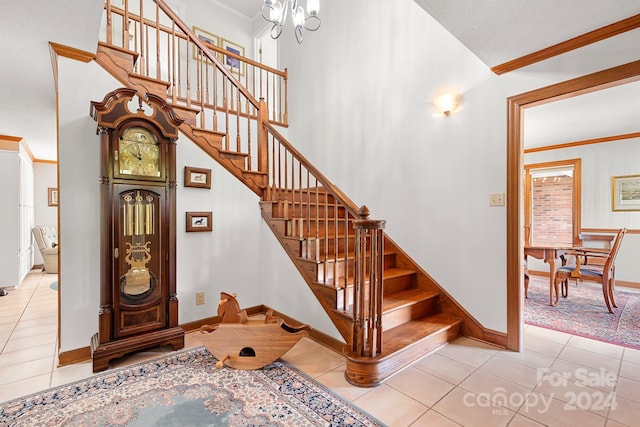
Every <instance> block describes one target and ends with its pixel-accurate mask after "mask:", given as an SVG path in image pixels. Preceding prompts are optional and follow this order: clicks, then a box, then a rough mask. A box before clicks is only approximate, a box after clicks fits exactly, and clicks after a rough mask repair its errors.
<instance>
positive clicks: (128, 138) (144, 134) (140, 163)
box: [118, 127, 160, 177]
mask: <svg viewBox="0 0 640 427" xmlns="http://www.w3.org/2000/svg"><path fill="white" fill-rule="evenodd" d="M119 151H120V154H119V158H118V168H119V172H120V174H122V175H141V176H149V177H159V176H160V147H159V145H158V142H157V140H156V137H155V136H154V135H153V134H152V133H151V132H149V131H148V130H147V129H145V128H143V127H131V128H129V129H127V130H125V131H124V133H123V134H122V136H121V137H120V141H119Z"/></svg>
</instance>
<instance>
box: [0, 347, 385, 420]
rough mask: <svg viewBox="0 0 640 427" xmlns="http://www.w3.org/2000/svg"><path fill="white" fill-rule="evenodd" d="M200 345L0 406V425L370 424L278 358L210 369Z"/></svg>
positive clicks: (364, 416) (366, 417) (207, 355)
mask: <svg viewBox="0 0 640 427" xmlns="http://www.w3.org/2000/svg"><path fill="white" fill-rule="evenodd" d="M215 363H216V359H215V358H214V357H213V356H212V355H211V353H209V352H208V351H207V350H206V349H205V348H204V347H198V348H196V349H190V350H183V351H178V352H174V353H170V354H168V355H167V356H166V357H163V358H159V359H156V360H153V361H150V362H144V363H139V364H137V365H131V366H128V367H124V368H119V369H112V370H109V371H105V372H103V373H101V374H98V375H95V376H93V377H91V378H88V379H86V380H83V381H78V382H75V383H72V384H68V385H64V386H60V387H56V388H52V389H49V390H45V391H43V392H40V393H36V394H32V395H30V396H26V397H23V398H20V399H15V400H12V401H9V402H5V403H3V404H2V405H0V425H1V426H7V425H8V426H116V425H117V426H125V425H126V426H145V427H146V426H172V427H173V426H180V427H188V426H194V427H195V426H198V427H201V426H377V425H381V424H380V423H379V421H377V420H376V419H374V418H373V417H371V416H370V415H368V414H367V413H365V412H363V411H362V410H360V409H358V408H356V407H354V406H352V405H351V404H350V403H348V402H347V401H345V400H343V399H341V398H340V397H338V396H337V395H335V394H333V393H332V392H331V391H330V390H328V389H326V388H325V387H324V386H322V385H320V384H318V383H317V382H315V381H314V380H312V379H310V378H309V377H307V376H306V375H305V374H303V373H302V372H300V371H298V370H297V369H296V368H294V367H293V366H291V365H289V364H287V363H286V362H281V361H276V362H274V363H272V364H270V365H268V366H265V367H264V368H262V369H258V370H252V371H242V370H235V369H231V368H227V367H225V368H223V369H216V367H215Z"/></svg>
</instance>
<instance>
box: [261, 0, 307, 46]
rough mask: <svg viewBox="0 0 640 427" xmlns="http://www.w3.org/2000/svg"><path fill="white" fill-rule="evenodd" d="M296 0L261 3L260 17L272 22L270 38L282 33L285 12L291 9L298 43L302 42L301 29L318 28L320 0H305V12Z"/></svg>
mask: <svg viewBox="0 0 640 427" xmlns="http://www.w3.org/2000/svg"><path fill="white" fill-rule="evenodd" d="M298 3H299V2H298V0H292V1H289V0H282V1H278V0H264V4H263V5H262V17H263V18H264V19H266V20H267V21H269V22H271V23H272V24H273V27H271V33H270V34H271V38H272V39H277V38H278V37H280V34H282V27H283V26H284V22H285V21H286V19H287V13H288V11H289V9H291V19H292V20H293V26H294V32H295V34H296V40H297V41H298V43H302V29H303V28H304V29H306V30H309V31H315V30H317V29H318V28H320V17H318V11H319V10H320V0H307V12H308V13H309V15H308V16H307V15H305V11H304V8H303V7H302V6H300V5H299V4H298Z"/></svg>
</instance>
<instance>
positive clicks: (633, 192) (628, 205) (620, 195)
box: [611, 175, 640, 211]
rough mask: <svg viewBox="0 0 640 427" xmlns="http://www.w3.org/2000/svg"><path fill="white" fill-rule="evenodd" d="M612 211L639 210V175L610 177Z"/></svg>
mask: <svg viewBox="0 0 640 427" xmlns="http://www.w3.org/2000/svg"><path fill="white" fill-rule="evenodd" d="M611 196H612V199H611V200H612V202H611V204H612V210H613V211H640V175H626V176H614V177H612V178H611Z"/></svg>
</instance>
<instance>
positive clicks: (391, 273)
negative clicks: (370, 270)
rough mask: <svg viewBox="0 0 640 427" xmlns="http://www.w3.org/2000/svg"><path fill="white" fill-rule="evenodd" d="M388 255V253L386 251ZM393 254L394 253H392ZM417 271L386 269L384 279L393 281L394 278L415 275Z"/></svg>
mask: <svg viewBox="0 0 640 427" xmlns="http://www.w3.org/2000/svg"><path fill="white" fill-rule="evenodd" d="M385 253H387V251H385ZM391 253H393V252H391ZM415 272H416V271H415V270H409V269H406V268H393V267H392V268H385V270H384V279H392V278H394V277H400V276H407V275H409V274H415Z"/></svg>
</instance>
